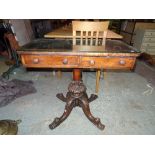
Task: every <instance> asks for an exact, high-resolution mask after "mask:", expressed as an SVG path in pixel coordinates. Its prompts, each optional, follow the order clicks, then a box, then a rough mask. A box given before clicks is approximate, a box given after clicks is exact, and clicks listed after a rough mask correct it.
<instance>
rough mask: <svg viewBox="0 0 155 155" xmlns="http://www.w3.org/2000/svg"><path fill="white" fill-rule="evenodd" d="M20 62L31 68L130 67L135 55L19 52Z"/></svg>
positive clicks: (132, 65) (133, 62)
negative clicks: (106, 55) (101, 55)
mask: <svg viewBox="0 0 155 155" xmlns="http://www.w3.org/2000/svg"><path fill="white" fill-rule="evenodd" d="M21 60H22V64H23V65H24V66H25V67H32V68H94V69H100V68H102V69H132V68H133V67H134V64H135V60H136V57H133V56H132V57H129V56H128V57H124V56H123V57H121V56H118V57H117V56H114V57H96V56H67V55H61V56H60V55H58V56H57V55H54V56H53V55H37V54H34V55H33V54H23V55H22V54H21Z"/></svg>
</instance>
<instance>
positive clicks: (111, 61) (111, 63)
mask: <svg viewBox="0 0 155 155" xmlns="http://www.w3.org/2000/svg"><path fill="white" fill-rule="evenodd" d="M134 63H135V58H119V57H113V58H107V57H81V62H80V68H104V69H132V68H133V66H134Z"/></svg>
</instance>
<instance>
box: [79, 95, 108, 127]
mask: <svg viewBox="0 0 155 155" xmlns="http://www.w3.org/2000/svg"><path fill="white" fill-rule="evenodd" d="M81 101H82V104H81V107H82V110H83V112H84V114H85V115H86V117H87V118H88V119H89V120H90V121H91V122H92V123H93V124H94V125H96V126H97V127H98V128H99V129H100V130H104V128H105V125H103V124H102V123H101V121H100V119H99V118H95V117H94V116H93V115H92V114H91V111H90V107H89V102H88V98H87V96H83V97H82V99H81Z"/></svg>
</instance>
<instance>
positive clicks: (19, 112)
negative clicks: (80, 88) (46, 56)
mask: <svg viewBox="0 0 155 155" xmlns="http://www.w3.org/2000/svg"><path fill="white" fill-rule="evenodd" d="M1 68H3V67H1ZM13 78H17V79H21V80H33V82H34V86H35V88H36V89H37V93H35V94H31V95H27V96H23V97H21V98H18V99H16V100H15V101H13V102H12V103H10V104H9V105H7V106H5V107H1V108H0V120H2V119H13V120H17V119H21V120H22V122H21V123H20V124H19V132H18V134H19V135H66V134H67V135H73V134H76V135H124V134H125V135H135V134H138V135H139V134H155V90H154V88H153V86H151V85H149V84H148V82H147V81H146V80H145V79H144V78H143V77H141V76H139V75H138V74H136V73H134V72H106V73H105V77H104V80H103V79H101V81H100V91H99V94H98V96H99V98H98V99H97V100H95V101H94V102H92V103H90V107H91V111H92V114H93V115H94V116H95V117H99V118H100V119H101V121H102V123H103V124H105V126H106V127H105V129H104V130H103V131H100V130H99V129H98V128H96V127H95V126H94V125H93V124H92V123H91V122H90V121H89V120H87V118H86V117H85V115H84V113H83V112H82V110H81V109H80V108H78V107H76V108H74V109H73V111H72V113H71V114H70V116H69V117H68V119H67V120H65V121H64V122H63V123H62V124H61V125H60V126H59V127H57V128H56V129H54V130H50V129H49V128H48V125H49V124H50V123H51V122H52V121H53V119H54V118H55V117H57V116H60V115H61V114H62V113H63V110H64V106H65V104H64V103H63V102H61V101H60V100H58V99H57V98H56V94H57V93H58V92H59V93H60V92H65V93H66V92H67V87H68V84H69V83H70V81H71V80H72V74H71V72H63V76H62V79H58V78H57V77H56V76H53V75H52V72H50V71H47V72H45V71H28V72H26V71H25V70H24V69H23V68H22V67H21V68H19V69H16V70H15V72H14V74H12V75H11V79H13ZM83 81H84V83H85V85H86V86H87V93H88V95H90V94H91V93H94V92H95V72H84V73H83Z"/></svg>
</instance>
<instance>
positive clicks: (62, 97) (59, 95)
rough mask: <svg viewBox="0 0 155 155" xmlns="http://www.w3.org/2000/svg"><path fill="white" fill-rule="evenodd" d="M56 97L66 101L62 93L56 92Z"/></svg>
mask: <svg viewBox="0 0 155 155" xmlns="http://www.w3.org/2000/svg"><path fill="white" fill-rule="evenodd" d="M56 97H57V98H58V99H60V100H61V101H63V102H66V101H67V100H66V97H65V96H64V95H63V94H62V93H59V94H57V95H56Z"/></svg>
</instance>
